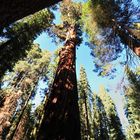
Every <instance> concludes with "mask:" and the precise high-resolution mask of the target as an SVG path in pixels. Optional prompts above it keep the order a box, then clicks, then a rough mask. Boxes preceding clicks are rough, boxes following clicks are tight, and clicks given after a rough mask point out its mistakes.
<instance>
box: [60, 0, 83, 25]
mask: <svg viewBox="0 0 140 140" xmlns="http://www.w3.org/2000/svg"><path fill="white" fill-rule="evenodd" d="M81 8H82V6H81V3H75V2H72V1H71V0H70V1H69V0H68V1H64V2H63V3H61V5H60V11H61V19H62V21H63V22H67V23H68V24H69V25H75V24H78V23H79V22H80V19H81V17H80V16H81Z"/></svg>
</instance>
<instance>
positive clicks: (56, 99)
mask: <svg viewBox="0 0 140 140" xmlns="http://www.w3.org/2000/svg"><path fill="white" fill-rule="evenodd" d="M75 52H76V31H75V29H74V27H70V29H69V37H68V38H67V41H66V43H65V45H64V48H63V49H62V50H61V51H60V53H59V55H60V61H59V64H58V68H57V71H56V76H55V79H54V83H53V85H52V91H51V94H50V98H49V101H48V102H47V103H46V106H45V114H44V119H43V121H42V125H41V127H40V131H39V133H38V138H37V139H38V140H56V139H57V140H62V139H63V140H80V139H81V138H80V118H79V108H78V93H77V81H76V70H75V58H76V53H75Z"/></svg>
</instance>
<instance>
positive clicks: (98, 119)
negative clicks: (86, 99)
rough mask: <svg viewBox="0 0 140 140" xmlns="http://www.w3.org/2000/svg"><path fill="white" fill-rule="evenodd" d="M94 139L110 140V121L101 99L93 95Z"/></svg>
mask: <svg viewBox="0 0 140 140" xmlns="http://www.w3.org/2000/svg"><path fill="white" fill-rule="evenodd" d="M93 139H94V140H108V139H109V134H108V119H107V115H106V112H105V108H104V105H103V103H102V101H101V99H100V98H99V97H98V96H97V95H96V94H94V95H93Z"/></svg>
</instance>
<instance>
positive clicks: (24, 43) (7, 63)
mask: <svg viewBox="0 0 140 140" xmlns="http://www.w3.org/2000/svg"><path fill="white" fill-rule="evenodd" d="M53 18H54V16H53V14H52V12H50V10H46V9H45V10H42V11H40V12H37V13H35V14H34V15H30V16H28V17H26V18H24V19H22V20H20V21H18V22H16V23H14V24H12V26H10V27H8V28H6V29H5V33H4V37H5V38H7V41H5V42H4V43H2V44H1V46H0V52H1V53H0V79H1V77H2V76H3V75H4V74H5V72H6V71H7V70H9V71H11V70H12V68H13V66H14V65H15V63H16V62H17V61H18V60H19V59H22V58H23V57H25V56H26V54H27V53H26V51H27V50H29V49H31V44H32V43H33V41H34V40H35V39H36V37H37V36H38V35H40V34H41V33H42V32H43V31H45V30H47V29H48V28H49V27H50V26H51V24H52V20H53Z"/></svg>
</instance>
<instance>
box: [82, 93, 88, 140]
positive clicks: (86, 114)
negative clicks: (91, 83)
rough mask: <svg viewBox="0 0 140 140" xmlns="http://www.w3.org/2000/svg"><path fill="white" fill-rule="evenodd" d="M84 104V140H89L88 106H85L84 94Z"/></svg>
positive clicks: (85, 97) (85, 98)
mask: <svg viewBox="0 0 140 140" xmlns="http://www.w3.org/2000/svg"><path fill="white" fill-rule="evenodd" d="M83 92H84V91H83ZM84 104H85V119H86V120H85V121H86V132H85V133H86V136H87V137H86V140H89V131H90V128H89V117H88V105H87V96H86V94H85V92H84Z"/></svg>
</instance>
